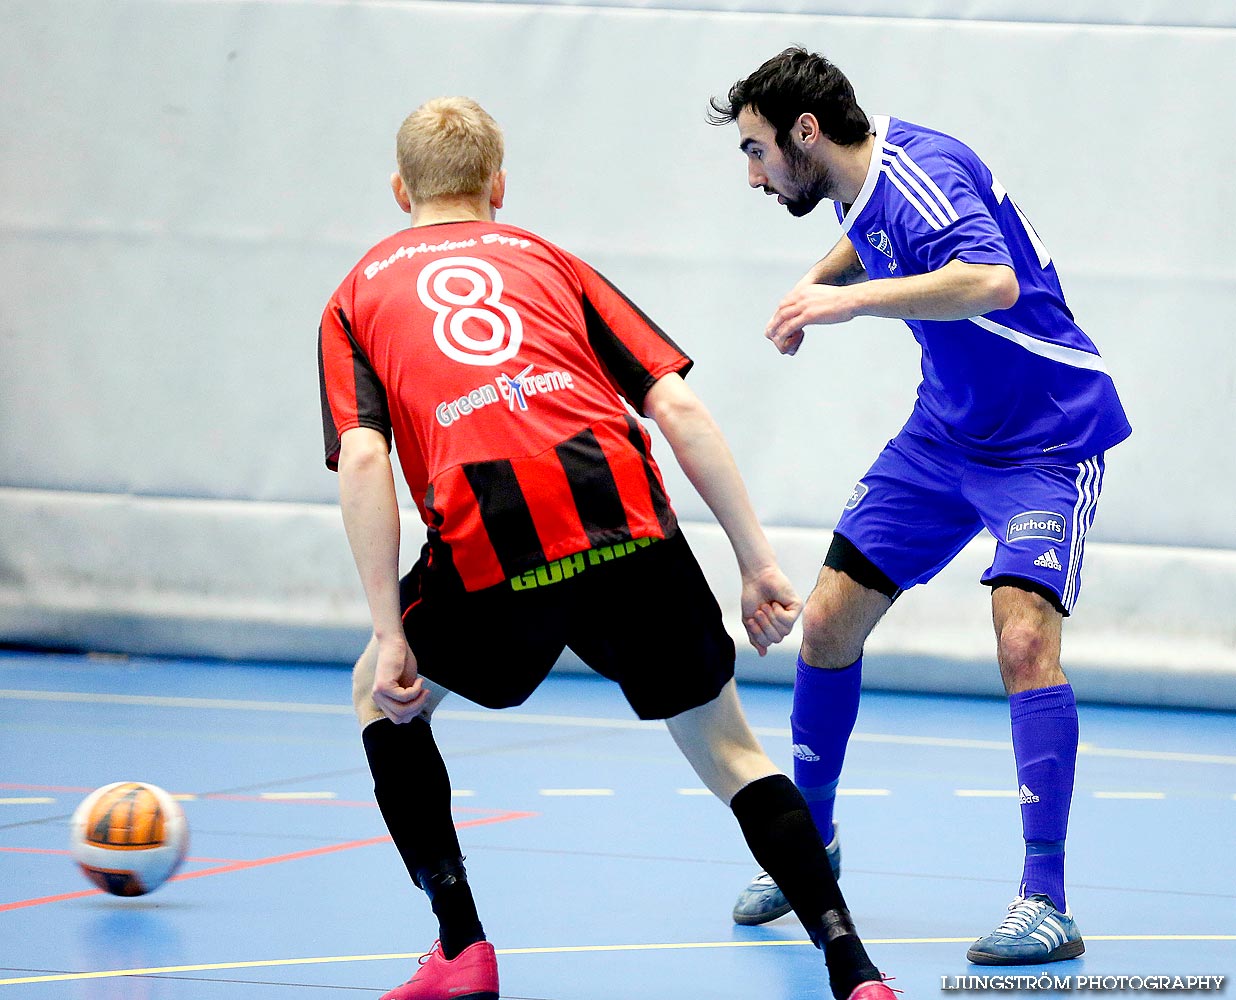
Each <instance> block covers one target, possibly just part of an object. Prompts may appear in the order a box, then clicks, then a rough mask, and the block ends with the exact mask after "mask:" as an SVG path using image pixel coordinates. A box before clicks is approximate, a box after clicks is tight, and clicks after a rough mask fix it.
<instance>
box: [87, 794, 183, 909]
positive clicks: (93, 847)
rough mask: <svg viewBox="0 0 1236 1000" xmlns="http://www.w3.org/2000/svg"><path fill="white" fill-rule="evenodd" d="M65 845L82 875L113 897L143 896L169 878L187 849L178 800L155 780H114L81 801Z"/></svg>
mask: <svg viewBox="0 0 1236 1000" xmlns="http://www.w3.org/2000/svg"><path fill="white" fill-rule="evenodd" d="M69 848H70V853H71V854H72V855H73V860H74V861H76V862H77V863H78V865H80V866H81V869H82V871H84V872H85V873H86V877H87V878H88V879H90V881H91V882H93V883H94V884H95V885H97V886H98V887H99V888H100V889H103V890H104V891H106V892H110V893H111V894H112V895H113V896H144V895H145V894H146V893H148V892H153V891H154V890H155V889H157V888H159V886H161V885H162V884H163V883H164V882H166V881H167V880H168V879H169V878H171V876H172V873H173V872H175V871H176V869H177V868H179V867H180V863H181V862H182V861H183V860H184V857H185V852H186V851H187V850H188V849H189V826H188V824H187V823H186V822H185V814H184V810H183V809H181V808H180V803H178V802H177V801H176V800H175V799H173V798H172V797H171V796H170V795H168V794H167V792H165V791H164V790H163V789H162V788H159V787H158V786H156V785H148V784H144V783H143V782H140V781H117V782H115V783H113V784H111V785H104V786H103V787H102V788H97V789H95V790H94V791H93V792H91V793H90V794H89V795H87V796H86V798H85V799H84V800H83V801H82V803H81V805H79V806H78V807H77V809H76V810H75V811H74V813H73V819H72V821H71V822H70V824H69Z"/></svg>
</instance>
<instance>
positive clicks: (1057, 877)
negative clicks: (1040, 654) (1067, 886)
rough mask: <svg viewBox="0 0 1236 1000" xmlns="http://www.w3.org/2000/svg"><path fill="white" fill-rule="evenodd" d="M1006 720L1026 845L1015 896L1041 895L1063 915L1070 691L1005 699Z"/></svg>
mask: <svg viewBox="0 0 1236 1000" xmlns="http://www.w3.org/2000/svg"><path fill="white" fill-rule="evenodd" d="M1009 714H1010V715H1011V716H1012V720H1013V756H1014V757H1015V758H1016V760H1017V787H1018V792H1019V796H1020V798H1021V829H1022V835H1023V836H1024V837H1025V840H1026V865H1025V869H1024V871H1023V872H1022V876H1021V895H1023V896H1031V895H1033V894H1035V893H1042V894H1044V895H1046V896H1048V897H1050V898H1051V901H1052V902H1053V903H1054V904H1055V905H1056V908H1057V909H1058V910H1060V911H1061V912H1064V911H1065V909H1066V901H1065V898H1064V838H1065V834H1066V833H1067V832H1068V827H1069V805H1070V804H1071V803H1072V801H1073V777H1074V775H1075V773H1076V771H1077V702H1076V701H1075V700H1074V698H1073V688H1072V687H1070V686H1069V685H1068V684H1060V685H1058V686H1056V687H1046V688H1039V689H1038V690H1037V691H1021V692H1019V693H1018V694H1014V695H1011V696H1010V697H1009Z"/></svg>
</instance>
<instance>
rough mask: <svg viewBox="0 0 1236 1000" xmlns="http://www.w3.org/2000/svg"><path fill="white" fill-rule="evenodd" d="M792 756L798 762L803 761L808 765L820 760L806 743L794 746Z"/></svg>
mask: <svg viewBox="0 0 1236 1000" xmlns="http://www.w3.org/2000/svg"><path fill="white" fill-rule="evenodd" d="M794 756H795V757H796V758H797V759H798V760H805V761H807V762H808V763H813V762H815V761H817V760H819V759H820V755H819V754H818V753H816V752H815V751H814V750H812V749H811V747H809V746H807V744H806V743H795V744H794Z"/></svg>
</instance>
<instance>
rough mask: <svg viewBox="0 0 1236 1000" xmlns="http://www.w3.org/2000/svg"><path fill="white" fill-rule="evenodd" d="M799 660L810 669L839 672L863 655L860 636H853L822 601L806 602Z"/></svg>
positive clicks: (851, 630)
mask: <svg viewBox="0 0 1236 1000" xmlns="http://www.w3.org/2000/svg"><path fill="white" fill-rule="evenodd" d="M802 628H803V659H804V660H805V661H806V662H807V663H809V664H811V666H813V667H820V668H823V669H825V670H840V669H841V668H843V667H848V666H849V665H850V664H851V663H853V662H854V661H855V660H857V659H858V658H859V657H860V656H862V654H863V638H864V637H863V636H861V635H855V634H854V631H853V629H850V628H847V627H846V625H845V623H844V622H843V621H842V620H841V618H840V616H838V615H837V614H835V613H834V612H833V610H832V608H831V607H829V605H828V604H826V603H825V602H823V601H819V600H814V599H809V600H808V601H807V606H806V607H805V608H804V609H803V617H802Z"/></svg>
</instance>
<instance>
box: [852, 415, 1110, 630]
mask: <svg viewBox="0 0 1236 1000" xmlns="http://www.w3.org/2000/svg"><path fill="white" fill-rule="evenodd" d="M1103 467H1104V466H1103V456H1102V455H1101V454H1100V455H1096V456H1095V457H1094V458H1089V459H1086V461H1084V462H1079V463H1077V464H1067V465H1065V464H1056V463H1052V462H1049V461H1045V462H1037V463H1034V464H1030V463H1025V462H1022V463H997V462H994V461H992V460H988V459H984V460H979V459H976V458H975V457H974V456H973V455H972V454H971V453H969V452H964V451H961V450H960V449H958V448H956V447H954V446H953V445H950V444H947V443H944V442H940V441H936V440H933V439H930V438H925V437H921V436H919V435H916V434H910V433H908V432H906V431H902V432H901V433H900V434H898V435H897V437H895V438H893V440H891V441H890V442H889V443H888V445H887V446H886V447H885V448H884V450H883V451H882V452H881V453H880V456H879V457H878V458H877V459H876V460H875V464H874V465H872V466H871V468H870V470H868V472H867V474H866V475H865V476H863V478H862V479H861V480H860V481H859V483H858V485H857V486H855V487H854V492H853V493H852V494H851V495H850V499H849V501H848V502H847V503H846V505H845V510H844V511H843V512H842V514H841V518H840V520H839V521H838V522H837V528H836V532H837V534H839V535H841V536H843V537H844V538H846V539H848V540H849V541H850V542H851V543H853V545H854V546H855V547H856V548H857V549H858V550H859V551H860V552H861V553H862V554H863V555H865V556H866V557H867V558H868V559H869V560H870V561H871V562H872V563H873V564H874V565H875V566H876V568H878V569H879V570H881V571H882V572H883V573H884V574H885V575H887V576H888V578H889V579H890V580H891V581H892V582H893V583H894V584H896V585H897V587H899V588H900V589H902V590H907V589H909V588H910V587H913V586H914V585H915V584H919V583H926V582H927V581H928V580H930V579H931V578H932V577H933V576H935V575H936V574H937V573H939V572H940V570H942V569H943V568H944V567H945V566H947V565H948V564H949V562H951V561H952V559H953V557H954V556H956V555H957V553H958V552H960V551H961V550H962V549H963V548H965V546H966V543H967V542H969V541H970V540H971V539H972V538H974V537H975V536H976V535H977V534H978V533H979V532H980V531H982V530H983V528H986V529H987V530H988V531H989V532H991V534H992V535H993V536H994V538H995V539H996V554H995V557H994V558H993V560H992V563H991V566H989V567H988V568H987V571H986V572H985V573H984V574H983V576H982V582H983V583H991V582H992V581H994V580H997V579H998V578H1000V577H1014V578H1017V579H1021V580H1027V581H1030V582H1031V583H1032V584H1035V585H1037V588H1031V589H1040V590H1045V591H1048V592H1050V593H1051V594H1054V595H1055V596H1056V598H1057V601H1058V605H1059V607H1060V609H1061V610H1062V611H1063V612H1064V613H1065V614H1068V613H1069V612H1071V611H1072V610H1073V605H1074V603H1076V601H1077V595H1078V592H1079V591H1080V590H1081V565H1082V553H1083V551H1084V549H1085V541H1086V532H1087V531H1088V530H1089V528H1090V525H1091V523H1092V522H1093V521H1094V511H1095V507H1096V506H1097V505H1098V500H1099V490H1100V488H1101V486H1102V483H1103Z"/></svg>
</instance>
